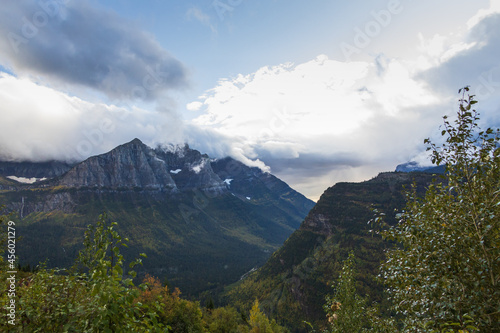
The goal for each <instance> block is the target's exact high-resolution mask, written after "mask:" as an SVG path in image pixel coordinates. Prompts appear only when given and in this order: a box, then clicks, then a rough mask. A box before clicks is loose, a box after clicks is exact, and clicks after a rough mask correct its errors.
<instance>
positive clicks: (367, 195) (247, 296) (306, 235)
mask: <svg viewBox="0 0 500 333" xmlns="http://www.w3.org/2000/svg"><path fill="white" fill-rule="evenodd" d="M434 177H435V175H433V174H430V173H423V172H412V173H401V172H388V173H381V174H379V175H378V176H377V177H375V178H373V179H371V180H369V181H365V182H361V183H337V184H335V185H334V186H332V187H330V188H328V189H327V190H326V191H325V192H324V193H323V195H322V196H321V198H320V199H319V200H318V202H317V204H316V205H315V206H314V208H313V209H311V211H310V212H309V214H308V215H307V217H306V218H305V219H304V221H303V222H302V224H301V226H300V228H299V229H298V230H296V231H295V232H294V233H293V234H292V235H291V236H290V237H289V239H288V240H287V241H286V242H285V243H284V245H283V246H282V247H281V248H280V249H279V250H278V251H276V252H275V253H273V255H272V256H271V258H270V259H269V260H268V261H267V263H266V264H265V265H264V266H262V267H261V268H259V269H258V270H257V271H256V272H254V273H252V274H250V275H249V276H248V277H246V278H245V279H244V280H242V281H240V282H238V283H236V284H235V285H232V286H231V287H230V288H229V289H228V290H226V292H225V294H224V295H223V301H225V302H228V303H231V304H233V305H235V306H237V307H239V308H242V309H245V308H246V307H247V305H246V304H249V302H250V303H251V301H252V300H254V299H255V298H257V299H259V302H260V304H261V306H262V307H263V308H264V309H265V311H266V312H267V314H268V315H270V316H272V317H273V318H276V319H277V320H278V322H280V323H281V324H284V325H286V326H288V327H289V328H292V329H293V331H294V332H306V328H305V325H304V323H303V321H304V320H307V321H309V322H313V323H315V327H316V328H317V329H318V328H322V326H324V324H325V323H326V319H325V318H326V317H325V312H324V310H323V308H322V307H323V305H324V304H325V296H326V295H329V294H330V295H331V294H333V289H332V288H331V285H332V282H334V281H336V279H337V278H338V275H339V271H340V269H341V266H342V261H343V260H345V259H346V258H347V255H348V253H349V252H350V251H351V250H354V252H355V255H356V257H357V264H358V274H357V276H356V279H357V289H358V292H359V294H360V295H368V296H369V298H370V300H371V301H376V302H382V303H383V302H384V301H383V299H384V298H383V295H382V286H381V285H379V283H378V282H377V281H376V279H375V276H376V275H377V269H378V266H379V263H380V261H381V260H382V259H383V256H384V255H383V251H384V248H385V247H386V246H387V244H386V243H385V242H384V241H382V239H381V238H380V237H378V236H376V235H373V234H371V233H370V232H369V229H371V228H372V227H373V226H372V225H370V224H368V223H367V222H368V221H370V219H372V218H373V216H374V213H373V209H374V208H375V209H378V210H379V211H381V212H385V213H386V220H387V222H388V223H389V224H391V225H393V224H395V223H396V219H395V217H394V209H402V207H403V206H404V203H405V197H404V195H403V187H404V186H406V187H409V186H410V185H411V184H412V183H413V182H415V183H416V184H417V189H418V192H420V193H424V190H425V188H426V186H428V184H429V183H430V182H431V181H432V179H433V178H434ZM382 308H384V304H382Z"/></svg>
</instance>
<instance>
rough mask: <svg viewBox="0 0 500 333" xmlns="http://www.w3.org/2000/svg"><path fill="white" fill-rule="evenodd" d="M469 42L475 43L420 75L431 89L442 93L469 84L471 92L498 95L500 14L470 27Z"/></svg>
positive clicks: (491, 95)
mask: <svg viewBox="0 0 500 333" xmlns="http://www.w3.org/2000/svg"><path fill="white" fill-rule="evenodd" d="M466 41H467V42H468V43H472V42H476V44H475V45H474V46H473V47H471V48H469V49H467V50H465V51H462V52H460V53H459V54H457V55H456V56H454V57H452V58H450V59H449V60H448V61H446V62H445V63H443V64H441V65H440V66H438V67H434V68H432V69H430V70H428V71H426V72H423V73H422V74H421V75H420V78H421V79H424V80H425V81H426V82H427V83H428V84H429V85H430V86H431V87H432V88H433V89H434V90H436V91H439V92H441V93H443V94H445V95H450V94H454V93H456V91H457V90H458V88H461V87H464V86H466V85H470V86H471V87H472V93H474V94H476V95H477V97H478V98H481V99H485V98H489V97H493V96H494V95H497V96H498V95H500V63H499V61H498V59H499V57H500V14H493V15H490V16H488V17H486V18H484V19H482V20H481V21H480V22H479V23H478V24H477V25H476V26H474V27H473V28H472V30H471V31H470V33H469V35H468V37H467V40H466Z"/></svg>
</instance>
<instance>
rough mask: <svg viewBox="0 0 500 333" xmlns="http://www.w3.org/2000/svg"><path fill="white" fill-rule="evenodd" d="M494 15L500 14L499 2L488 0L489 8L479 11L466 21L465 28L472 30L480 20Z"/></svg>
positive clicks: (497, 0)
mask: <svg viewBox="0 0 500 333" xmlns="http://www.w3.org/2000/svg"><path fill="white" fill-rule="evenodd" d="M495 13H500V0H490V6H489V8H487V9H480V10H479V11H478V12H477V13H476V15H474V16H473V17H471V18H470V19H469V20H468V21H467V27H468V28H469V29H472V28H473V27H474V26H475V25H477V24H478V23H479V22H481V20H483V19H484V18H486V17H488V16H490V15H493V14H495Z"/></svg>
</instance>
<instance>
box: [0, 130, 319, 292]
mask: <svg viewBox="0 0 500 333" xmlns="http://www.w3.org/2000/svg"><path fill="white" fill-rule="evenodd" d="M9 172H10V171H9ZM0 175H1V176H3V177H0V186H2V189H3V190H2V191H0V202H1V203H5V204H7V208H8V209H9V210H11V211H15V212H18V218H17V219H16V228H17V230H18V231H19V233H20V234H22V235H23V237H24V241H22V242H21V243H20V245H19V249H18V254H19V258H20V260H21V261H20V262H21V263H22V264H23V265H26V264H30V265H31V266H32V267H34V266H35V265H36V264H38V263H39V262H40V261H45V260H47V259H48V260H49V261H48V265H49V267H54V266H62V267H64V266H67V265H69V264H70V263H71V262H72V261H73V260H74V256H75V255H76V253H77V251H78V250H79V249H80V248H81V241H82V240H83V231H84V230H85V228H86V226H87V225H88V223H93V222H94V221H96V220H97V217H98V216H99V214H101V213H103V212H106V213H107V216H108V218H109V219H110V220H111V221H117V222H118V226H117V229H118V230H119V231H120V233H121V234H122V235H124V236H126V237H129V238H130V243H129V245H130V247H129V248H128V249H126V250H125V254H126V257H127V258H134V257H137V256H138V254H139V253H140V252H144V253H146V254H147V256H148V259H146V260H144V267H143V268H142V269H139V275H141V274H142V275H141V276H144V274H146V273H149V274H151V275H155V276H158V277H159V278H161V279H162V280H163V279H168V281H169V282H170V283H171V284H172V285H174V286H178V287H180V288H181V290H182V291H183V292H184V293H185V294H186V295H198V294H199V293H201V292H203V291H206V290H213V289H214V288H215V289H217V288H222V287H223V286H224V285H226V284H228V283H230V282H234V281H237V280H238V279H239V278H240V277H241V276H242V275H243V274H245V273H247V272H248V271H250V270H251V269H253V268H255V267H258V266H260V265H262V264H263V263H264V262H265V261H266V259H267V258H268V257H269V255H270V254H271V253H272V252H273V251H274V250H276V249H277V248H278V247H279V246H280V245H281V244H282V243H283V242H284V241H285V240H286V239H287V238H288V236H289V235H290V234H291V233H292V232H293V231H294V230H295V229H296V228H298V227H299V225H300V223H301V222H302V220H303V218H304V217H305V215H307V212H308V211H309V209H310V208H312V206H314V202H312V201H311V200H309V199H307V198H305V197H304V196H303V195H301V194H300V193H298V192H296V191H294V190H293V189H291V188H290V187H289V186H288V185H287V184H286V183H284V182H283V181H281V180H279V179H278V178H276V177H275V176H273V175H271V174H268V173H265V172H263V171H262V170H260V169H258V168H250V167H248V166H246V165H244V164H243V163H241V162H238V161H236V160H234V159H232V158H229V157H227V158H224V159H218V160H212V159H210V157H209V156H208V155H206V154H202V153H200V152H199V151H196V150H193V149H190V148H189V146H188V145H184V146H182V147H175V149H173V148H172V147H168V146H167V147H157V148H151V147H148V146H147V145H145V144H143V143H142V142H141V141H140V140H138V139H134V140H132V141H130V142H128V143H125V144H123V145H120V146H118V147H116V148H115V149H112V150H111V151H109V152H107V153H104V154H101V155H97V156H92V157H89V158H88V159H86V160H84V161H82V162H80V163H78V164H76V165H74V166H72V167H71V168H70V169H69V170H68V171H66V172H65V173H62V174H60V175H57V176H55V177H53V178H51V179H47V180H43V181H40V182H35V183H33V184H23V183H19V182H16V181H14V180H11V179H6V178H4V177H5V176H7V175H5V174H2V173H1V172H0ZM26 176H30V175H29V174H26ZM2 179H3V180H2Z"/></svg>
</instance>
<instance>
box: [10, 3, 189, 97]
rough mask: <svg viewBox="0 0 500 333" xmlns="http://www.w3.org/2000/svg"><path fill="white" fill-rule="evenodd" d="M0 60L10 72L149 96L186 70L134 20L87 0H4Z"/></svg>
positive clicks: (181, 81)
mask: <svg viewBox="0 0 500 333" xmlns="http://www.w3.org/2000/svg"><path fill="white" fill-rule="evenodd" d="M0 34H1V35H2V36H5V37H7V38H1V39H0V50H1V51H0V62H1V63H2V64H4V65H5V64H6V63H7V65H8V66H10V67H11V68H12V69H13V71H14V72H15V73H16V75H20V76H32V77H37V76H40V77H41V78H43V79H45V80H46V81H48V82H50V83H52V84H59V85H61V86H63V85H67V84H68V83H69V84H73V85H77V86H85V87H90V88H93V89H96V90H98V91H100V92H103V93H105V94H106V95H107V96H109V97H111V98H117V99H128V100H131V99H142V100H150V99H153V98H156V97H158V96H159V95H160V94H162V93H163V92H165V91H168V90H169V89H175V88H182V87H185V86H186V85H187V82H188V79H187V71H186V69H185V67H184V66H183V64H182V63H181V62H180V61H178V60H177V59H175V58H174V57H173V56H172V55H170V54H169V53H168V52H167V51H166V50H165V49H163V48H162V46H161V45H160V44H159V43H158V42H157V41H156V40H155V39H154V37H153V36H151V35H150V34H148V33H147V32H145V31H143V30H141V29H140V28H139V27H138V26H137V25H136V24H135V23H134V22H131V21H129V20H126V19H124V18H122V17H119V16H118V15H116V14H115V13H113V12H110V11H106V10H102V9H98V8H94V7H92V6H90V4H89V3H88V2H87V1H67V0H66V1H63V0H58V1H56V0H45V1H37V2H35V1H33V2H32V1H8V2H6V3H3V4H2V9H1V10H0Z"/></svg>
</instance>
